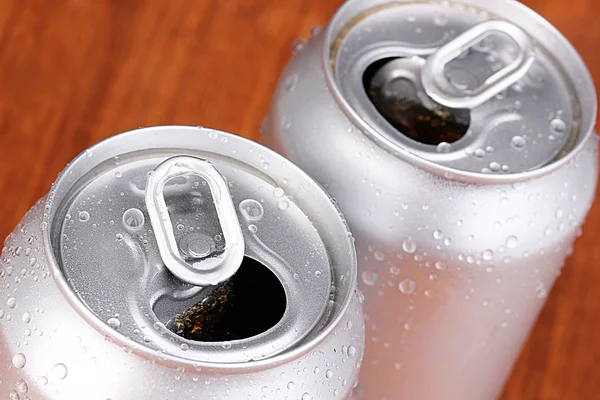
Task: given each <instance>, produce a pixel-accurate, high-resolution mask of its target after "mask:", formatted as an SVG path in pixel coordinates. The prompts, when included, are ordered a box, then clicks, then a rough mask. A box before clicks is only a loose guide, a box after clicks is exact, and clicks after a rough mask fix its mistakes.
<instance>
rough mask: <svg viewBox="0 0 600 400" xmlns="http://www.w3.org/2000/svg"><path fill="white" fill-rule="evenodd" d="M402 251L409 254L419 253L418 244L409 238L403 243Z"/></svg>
mask: <svg viewBox="0 0 600 400" xmlns="http://www.w3.org/2000/svg"><path fill="white" fill-rule="evenodd" d="M402 249H403V250H404V251H405V252H407V253H408V254H412V253H414V252H415V251H417V243H416V242H415V241H414V240H412V239H411V238H408V239H406V240H405V241H404V242H402Z"/></svg>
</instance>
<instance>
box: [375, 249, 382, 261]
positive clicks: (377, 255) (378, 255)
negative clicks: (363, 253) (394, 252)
mask: <svg viewBox="0 0 600 400" xmlns="http://www.w3.org/2000/svg"><path fill="white" fill-rule="evenodd" d="M373 257H375V259H376V260H377V261H384V260H385V253H384V252H383V251H381V250H375V252H374V253H373Z"/></svg>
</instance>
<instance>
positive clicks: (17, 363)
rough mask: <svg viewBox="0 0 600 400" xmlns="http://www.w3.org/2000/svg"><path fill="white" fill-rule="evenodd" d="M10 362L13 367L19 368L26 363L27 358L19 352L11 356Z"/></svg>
mask: <svg viewBox="0 0 600 400" xmlns="http://www.w3.org/2000/svg"><path fill="white" fill-rule="evenodd" d="M12 363H13V365H14V367H15V368H19V369H20V368H23V367H25V364H27V358H26V357H25V354H23V353H19V354H17V355H15V356H14V357H13V359H12Z"/></svg>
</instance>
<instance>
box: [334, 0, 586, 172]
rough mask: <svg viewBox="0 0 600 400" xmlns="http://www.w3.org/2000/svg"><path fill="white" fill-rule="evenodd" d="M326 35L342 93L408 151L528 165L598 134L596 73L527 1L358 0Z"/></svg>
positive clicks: (534, 166)
mask: <svg viewBox="0 0 600 400" xmlns="http://www.w3.org/2000/svg"><path fill="white" fill-rule="evenodd" d="M327 35H328V36H327V44H326V48H327V50H326V51H327V52H328V58H329V59H330V66H331V76H332V82H333V84H334V87H335V88H336V90H337V91H338V92H339V93H340V95H341V97H342V103H343V104H346V105H347V106H348V107H349V108H350V114H351V115H354V116H355V121H356V122H357V123H358V124H359V125H361V126H362V127H363V128H364V129H363V130H364V131H365V132H366V133H368V134H370V135H372V136H373V137H374V138H375V139H377V140H378V141H380V142H382V143H383V144H385V145H388V146H390V147H391V148H392V149H393V150H394V151H396V152H398V153H399V154H405V153H407V152H408V153H410V154H412V155H416V156H418V158H420V159H424V160H427V161H428V162H430V163H433V164H436V165H438V166H440V167H442V168H446V169H448V170H455V171H456V170H458V171H463V172H468V173H477V174H479V173H485V174H493V175H506V174H517V173H523V172H528V171H534V170H538V169H541V168H543V167H545V166H548V165H550V164H552V163H554V162H555V161H557V160H558V159H561V158H563V157H564V156H565V155H567V154H569V153H570V152H571V151H572V150H573V149H574V148H576V147H577V146H578V145H579V144H581V143H582V142H583V141H585V139H586V138H587V137H588V136H589V134H591V131H592V126H593V123H594V120H595V113H596V99H595V93H594V88H593V83H592V82H591V78H590V77H589V72H588V71H587V69H586V67H585V65H584V64H583V62H582V60H581V59H580V57H579V56H578V55H577V53H576V52H575V50H574V49H573V48H572V46H571V45H570V44H569V43H568V42H567V41H566V39H564V38H563V37H562V36H561V35H560V33H558V32H557V31H556V30H555V29H554V28H552V27H551V26H550V25H549V24H548V23H546V22H545V21H544V20H543V19H541V17H539V16H538V15H536V14H534V13H533V12H531V10H529V9H527V8H526V7H524V6H523V5H521V4H519V3H518V2H514V1H497V2H486V3H485V4H484V2H481V1H477V0H456V1H429V0H421V1H412V0H411V1H383V0H377V1H364V0H351V1H349V2H347V3H346V4H345V5H344V6H343V7H342V9H340V11H339V12H338V14H337V15H336V16H335V17H334V19H333V21H332V23H331V24H330V27H329V30H328V33H327Z"/></svg>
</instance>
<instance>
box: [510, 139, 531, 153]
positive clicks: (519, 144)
mask: <svg viewBox="0 0 600 400" xmlns="http://www.w3.org/2000/svg"><path fill="white" fill-rule="evenodd" d="M510 144H511V145H512V146H513V147H514V148H515V149H518V150H521V149H523V148H524V147H525V146H526V145H527V142H526V141H525V139H524V138H523V137H522V136H513V138H512V139H511V141H510Z"/></svg>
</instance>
